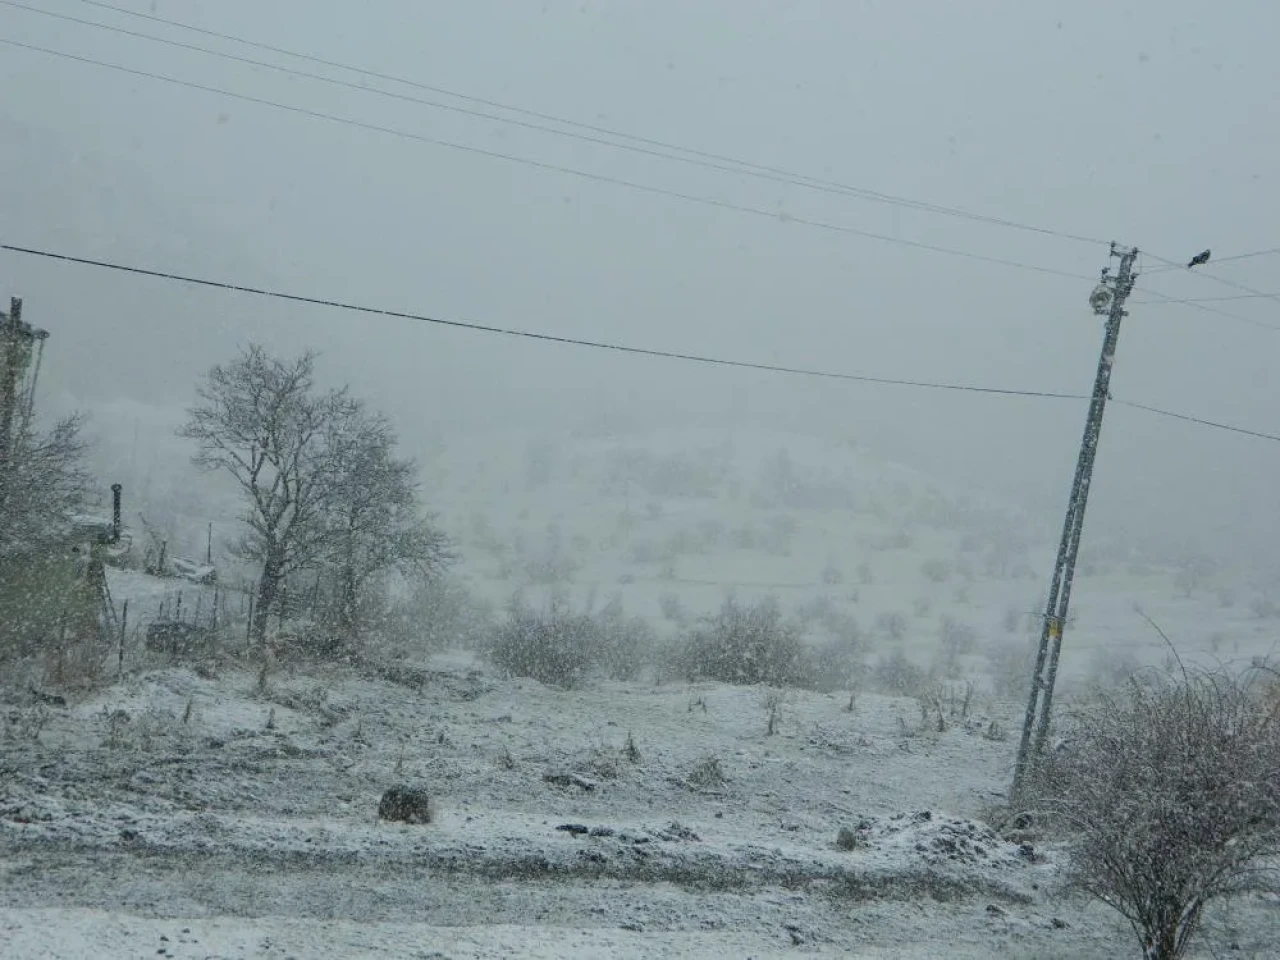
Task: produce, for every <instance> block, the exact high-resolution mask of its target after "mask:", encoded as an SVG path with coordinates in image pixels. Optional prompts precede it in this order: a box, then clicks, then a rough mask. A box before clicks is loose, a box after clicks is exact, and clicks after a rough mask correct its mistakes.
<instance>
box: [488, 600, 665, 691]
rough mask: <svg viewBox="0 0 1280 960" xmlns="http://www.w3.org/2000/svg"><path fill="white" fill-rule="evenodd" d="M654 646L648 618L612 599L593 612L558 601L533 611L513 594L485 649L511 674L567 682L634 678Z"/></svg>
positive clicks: (553, 683) (560, 684)
mask: <svg viewBox="0 0 1280 960" xmlns="http://www.w3.org/2000/svg"><path fill="white" fill-rule="evenodd" d="M654 646H655V637H654V633H653V629H652V628H651V627H650V626H649V624H648V622H647V621H645V620H644V619H643V618H641V617H628V616H626V615H625V614H624V613H623V610H622V604H621V602H620V601H619V600H617V599H615V600H612V601H610V603H608V604H606V606H605V607H604V608H603V609H602V610H601V611H599V612H598V613H591V612H583V613H577V612H575V611H574V610H572V609H571V608H570V607H569V605H568V603H567V602H566V601H563V600H552V601H551V602H550V603H549V604H548V605H547V606H546V607H544V608H543V609H541V610H536V609H534V608H533V607H531V606H529V605H528V604H526V603H525V602H524V601H522V600H520V599H516V600H513V601H512V603H511V605H510V606H509V608H508V611H507V619H506V620H505V621H503V623H501V624H500V625H499V626H498V629H497V631H496V633H495V635H494V638H493V641H492V642H491V644H490V645H489V648H488V650H487V651H486V652H487V654H488V657H489V659H490V660H491V661H492V662H493V663H494V665H495V666H497V667H499V668H500V669H502V670H503V671H505V672H506V673H508V674H511V675H512V676H517V677H530V678H532V679H534V680H538V681H539V682H541V683H546V684H549V685H551V686H557V687H572V686H574V685H576V684H578V683H580V682H581V681H582V680H584V679H586V678H587V677H589V676H592V675H600V674H602V675H604V676H607V677H609V678H610V679H613V680H631V679H634V677H635V676H636V674H637V673H639V671H640V670H641V668H642V667H644V666H645V664H647V663H649V662H650V660H651V659H652V655H653V650H654Z"/></svg>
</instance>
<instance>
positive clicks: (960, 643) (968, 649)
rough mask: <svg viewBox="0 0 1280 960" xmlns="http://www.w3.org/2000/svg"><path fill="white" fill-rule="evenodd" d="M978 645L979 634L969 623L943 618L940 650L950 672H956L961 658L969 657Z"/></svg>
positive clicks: (939, 633)
mask: <svg viewBox="0 0 1280 960" xmlns="http://www.w3.org/2000/svg"><path fill="white" fill-rule="evenodd" d="M977 644H978V633H977V631H976V630H974V629H973V627H971V626H969V625H968V624H967V623H961V622H960V621H958V620H955V619H952V618H951V617H943V618H942V623H940V624H939V625H938V648H939V651H940V652H941V654H942V662H943V664H944V665H945V666H946V668H947V669H948V670H955V669H956V667H957V665H958V664H959V662H960V658H961V657H965V656H968V655H969V654H970V653H972V652H973V649H974V647H976V646H977Z"/></svg>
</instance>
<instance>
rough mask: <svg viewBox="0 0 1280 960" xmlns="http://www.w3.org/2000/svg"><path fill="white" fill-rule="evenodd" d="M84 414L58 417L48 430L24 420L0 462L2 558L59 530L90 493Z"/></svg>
mask: <svg viewBox="0 0 1280 960" xmlns="http://www.w3.org/2000/svg"><path fill="white" fill-rule="evenodd" d="M83 426H84V417H83V416H81V415H75V416H71V417H67V418H66V419H64V420H60V421H58V422H57V423H56V424H54V425H53V427H51V428H50V429H49V430H48V432H44V433H42V432H40V431H38V430H36V429H35V428H34V427H33V426H32V425H31V423H30V421H29V419H25V418H24V420H23V421H22V422H21V423H20V424H19V425H18V427H17V429H16V431H15V436H14V438H13V442H12V446H11V448H10V450H9V453H8V455H7V456H6V457H5V458H4V460H3V461H0V518H3V519H2V520H0V557H3V556H6V555H9V554H11V553H13V552H15V551H17V550H19V549H22V548H27V547H34V546H37V545H39V544H41V543H44V542H47V541H49V540H50V539H53V538H55V537H57V536H60V535H61V534H63V533H64V532H65V530H66V524H67V522H68V521H69V520H70V519H71V517H72V515H73V514H75V513H76V512H77V511H79V510H81V509H82V508H83V506H84V503H85V501H86V499H87V497H88V493H89V489H90V485H91V482H92V481H91V478H90V476H89V474H88V471H87V470H86V469H85V466H84V455H85V451H86V447H87V444H86V443H85V440H84V438H83V436H82V428H83Z"/></svg>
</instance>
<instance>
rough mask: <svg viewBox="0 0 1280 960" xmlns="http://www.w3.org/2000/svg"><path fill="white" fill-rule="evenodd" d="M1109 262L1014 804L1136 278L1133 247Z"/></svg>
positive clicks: (1044, 698) (1045, 713)
mask: <svg viewBox="0 0 1280 960" xmlns="http://www.w3.org/2000/svg"><path fill="white" fill-rule="evenodd" d="M1111 256H1112V257H1113V258H1114V257H1119V258H1120V268H1119V270H1117V271H1116V274H1115V275H1114V276H1112V275H1111V268H1110V267H1109V266H1108V267H1106V268H1104V269H1103V271H1102V281H1101V282H1100V283H1099V284H1098V286H1097V288H1096V289H1095V290H1094V291H1093V295H1092V296H1090V298H1089V302H1090V304H1091V305H1092V306H1093V312H1094V313H1096V314H1098V315H1099V316H1105V317H1106V318H1107V329H1106V335H1105V336H1104V337H1103V340H1102V355H1101V356H1100V357H1099V358H1098V374H1097V377H1096V378H1095V379H1094V383H1093V398H1092V400H1091V401H1090V403H1089V417H1088V419H1087V420H1086V421H1085V426H1084V439H1083V440H1082V441H1081V443H1080V456H1079V459H1078V460H1077V461H1076V475H1075V479H1074V480H1073V481H1072V483H1071V496H1070V497H1069V498H1068V500H1067V516H1066V520H1065V522H1064V523H1063V525H1062V540H1061V542H1060V543H1059V544H1058V557H1057V562H1056V563H1055V565H1054V568H1053V579H1052V580H1051V581H1050V583H1049V599H1048V602H1047V604H1046V605H1045V611H1044V623H1043V625H1042V627H1041V631H1040V647H1039V650H1038V651H1037V652H1036V666H1035V671H1034V673H1033V674H1032V677H1031V694H1030V696H1029V697H1028V700H1027V715H1026V718H1025V720H1024V721H1023V724H1022V740H1021V741H1020V743H1019V744H1018V759H1017V764H1016V766H1015V767H1014V774H1013V790H1012V792H1011V796H1012V797H1013V798H1017V797H1018V795H1019V794H1020V792H1021V791H1022V787H1023V784H1024V782H1025V779H1026V776H1027V774H1028V773H1029V772H1030V771H1031V769H1032V768H1033V767H1034V766H1035V764H1036V762H1037V761H1038V760H1039V759H1040V755H1041V754H1042V753H1043V751H1044V742H1045V739H1046V737H1047V736H1048V733H1049V718H1050V714H1051V712H1052V709H1053V687H1054V683H1055V682H1056V680H1057V678H1058V658H1059V656H1060V655H1061V653H1062V631H1063V627H1064V626H1065V625H1066V622H1067V611H1068V608H1069V606H1070V603H1071V583H1072V580H1073V579H1074V577H1075V570H1076V556H1077V554H1078V553H1079V551H1080V533H1081V531H1082V530H1083V528H1084V511H1085V506H1086V504H1087V503H1088V501H1089V485H1090V484H1091V483H1092V481H1093V462H1094V458H1095V457H1096V456H1097V453H1098V437H1099V436H1100V435H1101V433H1102V414H1103V412H1104V411H1105V410H1106V406H1107V399H1108V398H1109V396H1110V393H1109V388H1110V384H1111V369H1112V367H1113V366H1114V365H1115V358H1116V342H1117V341H1118V340H1119V338H1120V321H1121V320H1122V319H1123V318H1124V317H1125V316H1126V311H1125V309H1124V303H1125V300H1126V299H1128V297H1129V294H1130V292H1131V291H1132V290H1133V284H1134V281H1135V280H1137V274H1135V273H1134V272H1133V264H1134V261H1135V260H1136V259H1137V257H1138V250H1137V248H1136V247H1131V248H1129V249H1128V250H1120V249H1119V248H1117V246H1116V245H1115V244H1114V243H1112V244H1111ZM1033 735H1034V742H1033V740H1032V737H1033Z"/></svg>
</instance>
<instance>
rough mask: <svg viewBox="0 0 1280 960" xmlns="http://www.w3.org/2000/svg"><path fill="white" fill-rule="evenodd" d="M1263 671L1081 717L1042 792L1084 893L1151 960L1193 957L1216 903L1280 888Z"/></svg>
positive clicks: (1139, 683) (1274, 760)
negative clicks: (1190, 951)
mask: <svg viewBox="0 0 1280 960" xmlns="http://www.w3.org/2000/svg"><path fill="white" fill-rule="evenodd" d="M1259 675H1260V674H1259V673H1258V671H1256V670H1254V671H1250V672H1248V673H1245V674H1238V675H1237V674H1229V673H1227V672H1225V671H1221V670H1219V671H1216V672H1197V673H1190V672H1184V673H1183V675H1182V676H1181V677H1179V678H1175V679H1169V678H1165V677H1159V676H1157V677H1151V676H1144V677H1141V678H1133V679H1131V680H1130V681H1129V683H1128V684H1127V685H1126V686H1125V687H1123V688H1122V689H1121V690H1120V692H1118V693H1098V694H1096V695H1095V696H1094V697H1092V698H1091V699H1089V700H1088V701H1086V702H1085V703H1084V704H1083V705H1082V706H1080V707H1079V708H1078V709H1077V710H1075V711H1074V713H1073V714H1072V715H1071V717H1070V727H1071V732H1070V734H1069V740H1068V741H1067V746H1066V747H1065V748H1064V749H1062V750H1060V751H1058V752H1057V753H1056V755H1055V756H1054V757H1053V758H1051V759H1050V760H1048V761H1046V762H1045V764H1044V768H1043V770H1042V772H1041V773H1040V774H1039V775H1038V776H1037V778H1036V779H1037V783H1036V786H1035V791H1036V793H1038V795H1039V799H1040V801H1041V803H1042V804H1043V806H1044V808H1045V809H1047V810H1048V811H1050V814H1051V816H1052V817H1053V819H1054V821H1055V822H1056V823H1057V824H1058V825H1060V826H1061V827H1063V828H1064V829H1065V831H1066V833H1067V836H1068V838H1069V846H1070V851H1071V855H1072V872H1073V878H1074V880H1075V882H1076V883H1077V885H1078V886H1079V887H1080V888H1081V889H1083V890H1084V891H1086V892H1088V893H1089V894H1091V895H1092V896H1094V897H1096V898H1097V899H1098V900H1100V901H1101V902H1103V903H1105V904H1107V905H1108V906H1110V907H1112V908H1113V909H1115V910H1117V911H1118V912H1119V913H1120V914H1121V915H1122V916H1124V918H1125V919H1126V920H1128V921H1129V923H1130V925H1131V926H1132V927H1133V929H1134V932H1135V933H1136V934H1137V936H1138V939H1139V941H1140V942H1141V945H1142V951H1143V954H1142V955H1143V957H1144V958H1146V960H1175V958H1177V957H1180V956H1182V955H1183V954H1184V952H1185V951H1186V949H1187V946H1188V944H1189V942H1190V941H1191V938H1192V937H1193V936H1194V934H1195V933H1196V931H1197V929H1198V928H1199V926H1200V921H1201V919H1202V915H1203V912H1204V909H1205V907H1206V905H1208V904H1210V903H1211V902H1213V901H1214V900H1217V899H1220V898H1224V897H1229V896H1232V895H1235V894H1239V893H1242V892H1246V891H1249V890H1257V889H1260V887H1261V885H1262V884H1263V882H1264V881H1266V880H1267V879H1268V876H1270V879H1271V880H1272V881H1274V880H1275V879H1276V877H1275V875H1274V873H1272V874H1270V875H1268V873H1267V872H1266V870H1265V868H1266V867H1268V866H1269V867H1272V868H1274V867H1275V863H1274V861H1271V862H1268V858H1270V857H1273V856H1275V855H1277V854H1280V701H1277V700H1276V699H1275V698H1274V696H1272V697H1271V698H1267V697H1263V696H1259V695H1258V694H1259V691H1258V689H1257V687H1258V684H1257V679H1258V677H1259Z"/></svg>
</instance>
